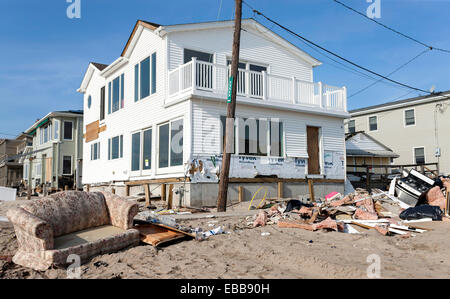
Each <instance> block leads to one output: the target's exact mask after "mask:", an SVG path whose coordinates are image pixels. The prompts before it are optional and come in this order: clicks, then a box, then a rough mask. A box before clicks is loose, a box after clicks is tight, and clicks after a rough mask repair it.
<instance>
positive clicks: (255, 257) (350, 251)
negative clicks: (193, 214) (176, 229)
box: [0, 202, 450, 278]
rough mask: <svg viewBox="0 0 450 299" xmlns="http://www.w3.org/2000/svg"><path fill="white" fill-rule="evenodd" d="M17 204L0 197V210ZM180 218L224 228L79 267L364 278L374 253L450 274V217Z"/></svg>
mask: <svg viewBox="0 0 450 299" xmlns="http://www.w3.org/2000/svg"><path fill="white" fill-rule="evenodd" d="M17 204H18V203H15V202H14V203H0V216H5V215H6V211H7V209H8V208H10V207H11V206H15V205H17ZM21 204H23V202H21ZM179 222H180V224H182V225H186V226H192V227H199V226H200V227H203V229H204V230H207V229H210V228H213V227H216V226H219V225H222V226H224V227H225V230H226V231H229V232H230V233H229V234H222V235H216V236H211V237H210V238H209V239H207V240H205V241H196V240H186V241H184V240H181V241H176V242H175V243H169V244H167V245H165V246H162V247H160V248H158V249H155V248H154V247H152V246H150V245H141V246H137V247H134V248H128V249H125V250H122V251H120V252H117V253H113V254H107V255H101V256H97V257H95V258H93V259H92V260H91V261H90V262H88V263H87V264H85V265H83V266H82V267H81V268H82V269H81V272H82V274H81V278H367V269H368V267H369V265H370V263H371V262H368V261H367V258H368V256H369V255H372V254H377V255H379V256H380V260H381V277H382V278H449V277H450V267H449V266H450V256H449V255H448V253H447V252H448V248H449V246H450V239H449V238H447V237H446V236H447V235H448V234H449V232H450V223H449V222H432V223H431V222H428V223H421V224H420V226H423V227H429V228H432V229H433V230H432V231H428V232H426V233H423V234H416V236H415V237H410V238H402V237H401V236H398V235H397V236H391V237H386V236H383V235H381V234H380V233H379V232H377V231H375V230H363V234H344V233H340V232H334V231H333V232H327V231H323V230H321V231H316V232H312V231H307V230H303V229H296V228H279V227H278V226H277V225H270V226H265V227H257V228H249V226H247V225H246V224H247V220H246V219H245V217H227V218H207V219H197V220H182V221H179ZM210 225H211V226H210ZM0 229H1V230H0V256H8V255H13V254H14V253H15V251H16V250H17V242H16V239H15V235H14V229H13V227H12V225H11V224H10V223H5V222H0ZM262 233H265V234H264V235H262ZM267 233H269V234H270V235H267ZM0 278H66V270H65V269H50V270H47V271H45V272H36V271H33V270H31V269H27V268H24V267H20V266H17V265H14V264H13V263H10V262H8V261H5V260H0Z"/></svg>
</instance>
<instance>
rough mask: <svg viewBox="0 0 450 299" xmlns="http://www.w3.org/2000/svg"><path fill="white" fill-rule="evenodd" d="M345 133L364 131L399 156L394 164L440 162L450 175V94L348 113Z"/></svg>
mask: <svg viewBox="0 0 450 299" xmlns="http://www.w3.org/2000/svg"><path fill="white" fill-rule="evenodd" d="M349 113H350V114H351V118H350V119H349V120H347V123H346V126H345V127H346V132H347V133H353V132H357V131H364V132H365V133H367V134H368V135H370V136H372V137H373V138H375V139H376V140H378V141H379V142H381V143H383V144H384V145H386V146H387V147H389V148H390V149H392V151H393V152H395V153H397V154H399V155H400V157H399V158H397V159H396V160H395V164H422V163H439V171H440V173H441V174H445V175H449V174H450V91H446V92H440V93H435V94H432V95H428V96H421V97H416V98H410V99H405V100H400V101H395V102H388V103H385V104H381V105H375V106H369V107H366V108H361V109H356V110H351V111H349Z"/></svg>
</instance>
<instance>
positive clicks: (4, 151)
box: [0, 139, 23, 188]
mask: <svg viewBox="0 0 450 299" xmlns="http://www.w3.org/2000/svg"><path fill="white" fill-rule="evenodd" d="M21 143H22V141H21V140H15V139H0V186H3V187H10V188H17V187H19V185H20V184H21V182H22V166H23V165H22V164H21V163H20V162H19V161H18V159H17V158H16V157H15V156H17V147H18V146H19V144H21Z"/></svg>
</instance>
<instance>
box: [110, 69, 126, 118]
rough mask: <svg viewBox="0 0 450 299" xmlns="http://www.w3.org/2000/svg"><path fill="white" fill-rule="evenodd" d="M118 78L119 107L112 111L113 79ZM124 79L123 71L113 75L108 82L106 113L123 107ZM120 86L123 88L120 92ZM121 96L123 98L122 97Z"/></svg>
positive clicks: (111, 112)
mask: <svg viewBox="0 0 450 299" xmlns="http://www.w3.org/2000/svg"><path fill="white" fill-rule="evenodd" d="M117 79H119V81H118V82H119V83H118V85H119V91H118V92H119V94H118V97H119V107H118V108H117V110H116V111H113V109H114V106H113V101H114V81H115V80H117ZM124 81H125V72H123V73H121V74H120V75H118V76H115V77H114V78H113V79H112V80H111V81H109V82H108V114H113V113H115V112H118V111H120V110H122V109H123V108H125V84H124V83H123V82H124ZM122 88H123V89H124V90H123V92H122ZM122 96H123V98H122Z"/></svg>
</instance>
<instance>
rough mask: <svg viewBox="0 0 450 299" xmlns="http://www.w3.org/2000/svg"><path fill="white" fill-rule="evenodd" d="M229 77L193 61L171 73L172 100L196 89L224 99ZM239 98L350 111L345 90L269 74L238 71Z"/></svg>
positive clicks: (222, 70)
mask: <svg viewBox="0 0 450 299" xmlns="http://www.w3.org/2000/svg"><path fill="white" fill-rule="evenodd" d="M193 66H195V67H193ZM229 74H230V69H229V67H227V66H225V65H221V64H213V63H209V62H203V61H198V60H196V59H195V58H193V59H192V61H190V62H188V63H186V64H183V65H180V66H179V67H178V68H176V69H174V70H172V71H170V72H169V97H174V96H176V95H178V94H182V93H185V92H187V91H190V90H195V89H197V90H203V91H209V92H212V93H214V94H217V95H218V96H221V97H223V96H225V95H226V94H227V91H228V78H229ZM193 78H195V80H193ZM237 95H238V96H240V97H247V98H253V99H260V100H262V101H270V102H282V103H287V104H298V105H304V106H312V107H321V108H325V109H331V110H340V111H347V99H346V90H345V88H340V87H334V86H330V85H326V84H322V83H320V82H319V83H314V82H308V81H303V80H299V79H296V78H294V77H292V78H288V77H282V76H277V75H272V74H268V73H266V72H255V71H250V70H243V69H239V71H238V76H237Z"/></svg>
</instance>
